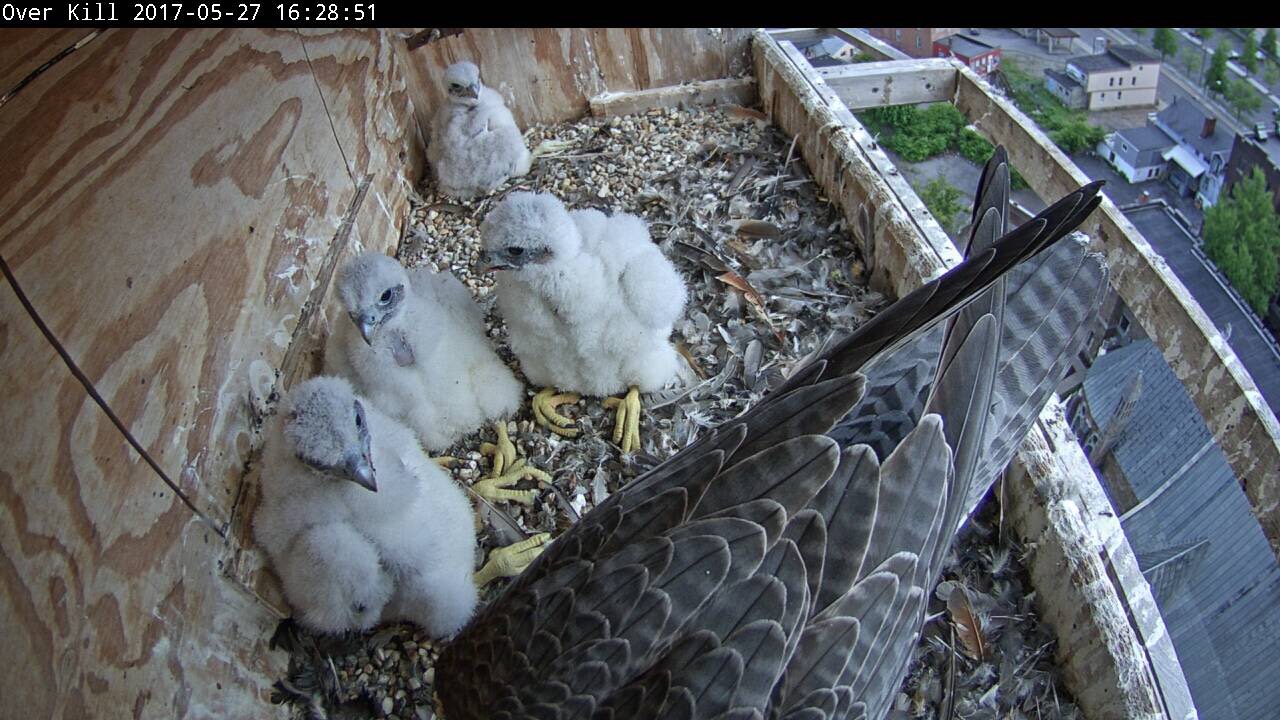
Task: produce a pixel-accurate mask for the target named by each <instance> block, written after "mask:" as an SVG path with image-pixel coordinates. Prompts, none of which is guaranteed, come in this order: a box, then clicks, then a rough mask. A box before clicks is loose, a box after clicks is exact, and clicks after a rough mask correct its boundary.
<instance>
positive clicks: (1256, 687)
mask: <svg viewBox="0 0 1280 720" xmlns="http://www.w3.org/2000/svg"><path fill="white" fill-rule="evenodd" d="M1138 372H1141V373H1142V392H1141V394H1140V395H1139V396H1138V400H1137V403H1136V404H1135V406H1134V410H1133V414H1132V416H1130V418H1129V422H1128V424H1127V426H1126V429H1125V432H1124V434H1123V435H1122V436H1121V437H1120V441H1119V442H1118V443H1117V444H1116V447H1115V450H1114V457H1115V460H1116V462H1117V464H1118V465H1120V467H1121V469H1122V471H1123V472H1124V473H1125V476H1126V478H1127V480H1128V481H1129V483H1130V485H1131V486H1132V487H1133V490H1134V493H1135V495H1136V496H1137V499H1138V504H1137V505H1136V506H1135V507H1134V508H1133V509H1131V510H1129V511H1128V512H1126V513H1125V514H1124V515H1123V516H1122V517H1121V521H1122V523H1123V525H1124V529H1125V534H1126V535H1127V536H1128V537H1129V542H1130V544H1131V545H1132V546H1133V549H1134V552H1136V553H1137V555H1138V558H1139V561H1140V564H1141V566H1142V568H1143V571H1144V574H1146V575H1147V577H1148V579H1149V580H1150V581H1151V582H1152V587H1153V590H1154V592H1155V594H1156V600H1157V602H1158V603H1159V604H1160V607H1161V614H1162V615H1163V616H1164V619H1165V624H1166V625H1167V627H1168V628H1169V632H1170V634H1171V635H1172V637H1173V639H1174V643H1175V646H1176V648H1177V652H1178V656H1179V659H1180V660H1181V661H1182V667H1183V670H1184V671H1185V673H1186V677H1187V682H1188V684H1189V685H1190V687H1191V692H1192V695H1193V697H1194V698H1195V702H1196V707H1197V709H1198V710H1199V711H1200V717H1203V718H1211V717H1262V716H1265V715H1267V714H1268V713H1269V712H1270V708H1273V707H1274V706H1275V703H1276V702H1277V701H1280V686H1277V684H1276V680H1277V670H1276V666H1275V664H1274V659H1275V658H1274V653H1275V650H1274V647H1275V645H1274V643H1272V642H1269V641H1268V639H1267V637H1260V635H1265V636H1270V635H1274V634H1275V632H1276V631H1275V628H1276V627H1277V626H1280V604H1277V598H1280V566H1277V564H1276V559H1275V555H1274V554H1273V553H1272V552H1271V549H1270V547H1269V546H1268V544H1267V541H1266V538H1265V537H1264V535H1263V533H1262V530H1261V528H1260V527H1259V526H1258V524H1257V523H1256V522H1254V521H1253V520H1254V519H1253V514H1252V511H1251V509H1250V507H1249V502H1248V500H1247V499H1246V498H1245V496H1244V492H1243V491H1242V490H1241V489H1240V485H1239V484H1238V483H1237V482H1236V478H1235V474H1234V473H1233V472H1232V471H1231V467H1230V465H1228V464H1227V459H1226V456H1225V455H1224V454H1223V452H1222V449H1221V448H1220V447H1219V446H1218V444H1217V443H1216V442H1214V441H1213V437H1212V435H1210V433H1209V430H1208V428H1206V427H1205V425H1204V422H1203V420H1201V418H1200V415H1199V413H1198V412H1197V411H1196V407H1195V404H1194V403H1192V402H1191V398H1189V397H1188V396H1187V393H1186V391H1185V390H1184V389H1183V387H1182V383H1181V382H1179V381H1178V378H1177V376H1175V375H1174V374H1173V370H1171V369H1170V368H1169V366H1168V364H1167V363H1166V362H1165V360H1164V357H1163V356H1162V355H1161V353H1160V350H1159V349H1158V348H1157V347H1156V346H1155V345H1154V344H1153V343H1152V342H1151V341H1150V340H1139V341H1136V342H1133V343H1130V344H1129V345H1126V346H1124V347H1122V348H1119V349H1117V350H1114V351H1112V352H1109V353H1107V354H1105V355H1102V356H1100V357H1099V358H1098V360H1097V362H1095V363H1094V365H1093V368H1092V369H1090V371H1089V375H1088V377H1087V378H1086V379H1085V386H1084V392H1085V399H1086V401H1087V402H1088V404H1089V407H1090V410H1091V411H1092V412H1093V413H1094V417H1095V418H1097V419H1100V418H1101V417H1110V415H1111V413H1113V412H1114V411H1115V408H1116V406H1117V405H1118V404H1119V402H1120V401H1121V399H1123V397H1124V395H1125V393H1126V391H1127V390H1128V388H1129V381H1130V379H1131V378H1132V377H1133V376H1134V375H1135V374H1136V373H1138ZM1100 421H1101V420H1100ZM1206 541H1207V542H1206ZM1193 549H1194V550H1195V552H1191V550H1193ZM1175 558H1178V559H1179V560H1180V562H1177V563H1172V562H1170V561H1171V560H1174V559H1175ZM1262 646H1268V647H1269V648H1271V649H1262ZM1251 667H1259V668H1265V669H1263V670H1261V671H1260V672H1255V671H1253V670H1251V669H1250V668H1251Z"/></svg>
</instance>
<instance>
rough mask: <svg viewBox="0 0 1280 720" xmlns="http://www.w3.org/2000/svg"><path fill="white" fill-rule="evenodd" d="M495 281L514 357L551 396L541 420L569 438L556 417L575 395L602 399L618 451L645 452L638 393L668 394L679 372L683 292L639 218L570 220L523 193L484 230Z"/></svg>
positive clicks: (539, 197) (540, 403) (539, 402)
mask: <svg viewBox="0 0 1280 720" xmlns="http://www.w3.org/2000/svg"><path fill="white" fill-rule="evenodd" d="M480 232H481V235H482V236H483V238H484V248H485V252H486V255H487V256H488V258H489V262H490V268H489V269H495V270H503V271H505V272H503V273H502V274H500V275H499V276H498V280H497V285H496V287H497V295H498V307H499V308H501V310H502V315H503V317H504V319H505V320H506V322H507V331H508V335H509V337H510V340H511V349H512V351H514V352H515V354H516V357H518V358H519V359H520V365H521V367H522V368H523V369H524V374H525V376H527V377H528V378H529V381H530V382H532V383H534V384H536V385H541V386H543V387H545V388H546V389H544V390H543V391H541V392H540V393H538V395H537V396H536V397H535V398H534V416H535V417H536V418H537V420H538V422H539V423H541V424H542V425H544V426H546V427H548V428H550V429H551V430H553V431H555V432H557V433H559V434H561V435H566V436H568V437H573V436H574V435H576V433H577V430H576V429H571V428H570V425H571V424H572V423H571V421H570V420H569V419H568V418H565V417H563V416H561V415H560V414H559V413H557V412H556V411H555V406H556V405H559V404H562V403H563V402H564V401H569V402H572V401H574V400H576V399H577V398H576V396H574V395H556V394H555V391H554V389H553V388H560V389H562V390H567V391H569V392H570V393H582V394H585V395H595V396H607V395H612V394H614V393H624V392H625V393H626V396H625V397H624V398H621V399H618V398H609V399H608V400H606V401H605V402H606V404H607V405H610V406H616V407H617V408H618V411H617V422H615V424H614V442H620V443H621V445H622V451H623V452H624V453H629V452H632V451H633V450H636V449H638V448H639V446H640V393H641V392H653V391H655V390H659V389H661V388H662V386H663V385H664V384H666V383H667V381H669V380H671V379H672V378H673V377H675V375H676V373H677V372H678V371H679V362H680V358H679V355H678V354H677V353H676V351H675V349H674V348H673V347H672V346H671V343H670V342H669V341H668V338H669V336H670V335H671V329H672V325H673V324H674V323H675V321H676V319H677V318H679V317H680V315H681V313H683V312H684V305H685V300H686V297H687V291H686V289H685V285H684V280H683V279H682V278H681V277H680V274H679V273H678V272H677V271H676V268H675V266H674V265H672V264H671V261H670V260H668V259H667V258H666V257H665V256H663V254H662V251H661V250H659V249H658V247H657V246H656V245H654V244H653V241H652V240H650V238H649V230H648V228H647V227H646V226H645V223H644V221H643V220H641V219H640V218H638V217H636V216H635V215H630V214H627V213H617V214H614V215H612V216H606V215H605V214H604V213H602V212H600V211H599V210H575V211H573V212H569V211H568V210H566V209H565V207H564V204H563V203H561V202H560V201H559V200H558V199H556V198H555V197H554V196H552V195H549V194H546V193H536V194H535V193H530V192H517V193H512V194H510V195H508V196H507V197H506V199H504V200H503V201H502V202H501V203H500V204H499V205H498V206H497V207H496V208H494V209H493V211H492V212H490V213H489V214H488V216H487V217H485V219H484V222H483V223H482V224H481V226H480Z"/></svg>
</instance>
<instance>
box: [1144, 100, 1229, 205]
mask: <svg viewBox="0 0 1280 720" xmlns="http://www.w3.org/2000/svg"><path fill="white" fill-rule="evenodd" d="M1148 117H1149V118H1150V122H1151V124H1153V125H1155V126H1156V127H1158V128H1160V129H1161V130H1163V131H1164V133H1165V134H1166V135H1168V136H1169V138H1170V139H1171V140H1173V142H1174V143H1176V145H1175V146H1173V147H1170V148H1169V149H1168V150H1166V151H1165V152H1164V158H1165V159H1166V160H1169V161H1170V165H1169V171H1168V178H1169V184H1170V185H1172V186H1173V187H1174V189H1176V190H1177V191H1178V192H1180V193H1181V194H1182V195H1184V196H1187V195H1195V198H1196V200H1197V202H1199V203H1200V204H1202V205H1204V206H1206V207H1207V206H1210V205H1213V204H1214V203H1216V202H1218V196H1219V194H1220V193H1221V192H1222V185H1223V183H1224V181H1225V179H1226V168H1227V160H1229V159H1230V157H1231V148H1232V146H1233V145H1234V144H1235V135H1234V134H1233V133H1232V132H1230V131H1229V130H1222V129H1219V128H1218V119H1217V118H1216V117H1212V116H1209V115H1205V114H1204V112H1203V111H1202V110H1201V109H1200V108H1199V107H1198V106H1197V105H1196V104H1195V103H1193V102H1189V101H1186V100H1182V101H1179V98H1177V97H1175V98H1174V99H1173V102H1172V103H1170V104H1169V105H1168V106H1167V107H1166V108H1165V109H1163V110H1161V111H1160V112H1158V113H1153V114H1152V115H1150V116H1148Z"/></svg>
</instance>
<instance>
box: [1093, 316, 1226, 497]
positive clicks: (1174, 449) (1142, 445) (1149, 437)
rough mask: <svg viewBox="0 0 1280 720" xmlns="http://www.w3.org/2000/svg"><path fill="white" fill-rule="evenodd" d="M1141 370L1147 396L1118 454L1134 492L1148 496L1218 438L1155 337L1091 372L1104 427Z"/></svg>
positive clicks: (1117, 448) (1113, 355) (1107, 359)
mask: <svg viewBox="0 0 1280 720" xmlns="http://www.w3.org/2000/svg"><path fill="white" fill-rule="evenodd" d="M1139 371H1141V372H1142V394H1141V395H1140V396H1139V398H1138V404H1137V406H1136V407H1135V408H1134V410H1133V415H1132V416H1131V417H1130V418H1129V422H1128V425H1127V426H1126V428H1125V431H1124V433H1123V434H1122V435H1121V436H1120V441H1119V442H1117V443H1116V446H1115V448H1114V449H1113V450H1112V454H1113V456H1114V457H1115V460H1116V463H1117V464H1119V466H1120V468H1121V470H1122V471H1123V472H1124V474H1125V477H1126V478H1128V480H1129V484H1130V485H1132V486H1133V491H1134V493H1135V494H1137V496H1138V497H1139V498H1142V497H1144V496H1146V495H1148V494H1150V493H1152V492H1154V491H1155V490H1156V488H1158V487H1159V485H1160V484H1161V483H1162V482H1164V480H1165V479H1167V478H1170V477H1172V476H1173V475H1174V473H1176V472H1177V471H1178V469H1179V468H1181V467H1182V466H1183V465H1185V464H1186V463H1187V462H1188V461H1190V460H1191V459H1192V457H1193V456H1195V454H1196V453H1197V452H1198V451H1199V450H1200V449H1201V448H1202V447H1203V446H1204V445H1205V443H1208V442H1212V440H1213V436H1212V435H1210V434H1209V430H1208V428H1206V427H1205V425H1204V420H1203V419H1201V417H1200V411H1199V410H1197V409H1196V406H1195V403H1193V402H1191V398H1189V397H1187V393H1186V391H1185V390H1184V389H1183V388H1182V383H1181V382H1179V381H1178V378H1177V376H1175V375H1174V374H1173V371H1172V370H1170V369H1169V366H1168V365H1167V364H1165V361H1164V357H1163V356H1161V355H1160V351H1159V350H1158V349H1156V347H1155V345H1153V344H1152V343H1151V341H1150V340H1140V341H1136V342H1133V343H1130V344H1128V345H1126V346H1124V347H1122V348H1119V349H1117V350H1113V351H1111V352H1109V353H1107V354H1106V355H1103V356H1101V357H1099V358H1098V359H1097V361H1096V362H1094V364H1093V367H1092V368H1091V369H1090V370H1089V374H1088V375H1087V376H1086V377H1085V381H1084V393H1085V394H1084V397H1085V402H1087V403H1088V405H1089V413H1090V414H1091V415H1092V416H1093V418H1094V421H1095V422H1097V423H1098V427H1099V429H1102V428H1105V427H1106V426H1107V422H1108V421H1109V420H1110V419H1111V416H1112V415H1114V414H1115V411H1116V408H1117V407H1119V405H1120V402H1121V401H1122V400H1123V399H1124V394H1125V391H1126V389H1127V388H1128V383H1129V379H1130V378H1132V377H1133V376H1134V375H1135V374H1137V373H1138V372H1139ZM1223 462H1226V460H1225V458H1224V460H1223Z"/></svg>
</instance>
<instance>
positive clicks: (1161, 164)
mask: <svg viewBox="0 0 1280 720" xmlns="http://www.w3.org/2000/svg"><path fill="white" fill-rule="evenodd" d="M1173 146H1174V142H1173V140H1172V139H1170V138H1169V136H1168V135H1166V134H1165V132H1164V131H1163V130H1161V129H1160V128H1158V127H1155V126H1154V125H1144V126H1143V127H1136V128H1127V129H1124V130H1117V131H1115V132H1113V133H1110V134H1108V135H1107V136H1106V137H1105V138H1103V140H1102V142H1101V143H1099V144H1098V148H1097V151H1098V154H1099V155H1100V156H1102V157H1103V158H1105V159H1106V161H1107V162H1108V163H1110V164H1111V166H1112V167H1114V168H1115V169H1116V172H1118V173H1120V174H1121V175H1123V176H1124V177H1125V179H1126V180H1128V181H1129V182H1130V183H1137V182H1145V181H1147V180H1156V179H1159V178H1161V177H1163V176H1164V173H1165V170H1166V168H1168V166H1169V161H1168V160H1166V159H1165V158H1164V153H1165V152H1167V151H1168V150H1169V149H1170V148H1172V147H1173Z"/></svg>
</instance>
